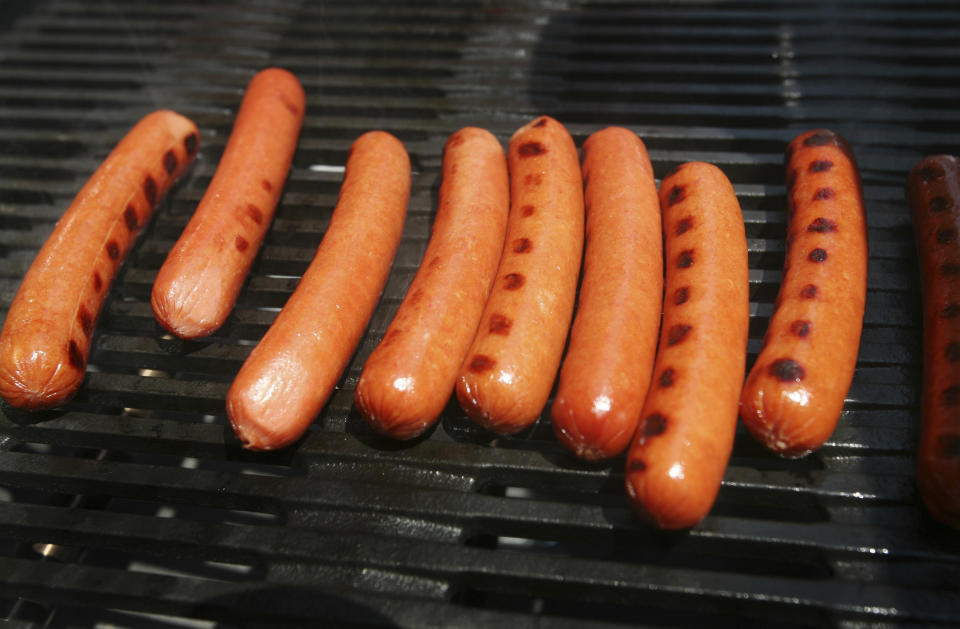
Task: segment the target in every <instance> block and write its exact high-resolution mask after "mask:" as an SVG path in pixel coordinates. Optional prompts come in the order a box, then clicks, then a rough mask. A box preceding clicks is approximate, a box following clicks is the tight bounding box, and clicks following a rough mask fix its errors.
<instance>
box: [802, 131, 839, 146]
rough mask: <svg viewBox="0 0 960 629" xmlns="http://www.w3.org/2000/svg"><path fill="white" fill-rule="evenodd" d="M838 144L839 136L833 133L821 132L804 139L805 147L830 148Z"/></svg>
mask: <svg viewBox="0 0 960 629" xmlns="http://www.w3.org/2000/svg"><path fill="white" fill-rule="evenodd" d="M831 144H837V135H836V134H835V133H833V132H832V131H821V132H819V133H814V134H813V135H809V136H807V137H806V138H804V139H803V145H804V146H829V145H831Z"/></svg>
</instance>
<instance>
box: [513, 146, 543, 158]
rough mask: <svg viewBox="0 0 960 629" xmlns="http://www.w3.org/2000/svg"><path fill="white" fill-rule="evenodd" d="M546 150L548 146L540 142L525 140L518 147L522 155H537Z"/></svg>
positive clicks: (518, 151)
mask: <svg viewBox="0 0 960 629" xmlns="http://www.w3.org/2000/svg"><path fill="white" fill-rule="evenodd" d="M546 152H547V147H545V146H544V145H543V144H541V143H540V142H524V143H523V144H521V145H520V147H519V148H518V149H517V153H519V155H520V157H534V156H536V155H543V154H544V153H546Z"/></svg>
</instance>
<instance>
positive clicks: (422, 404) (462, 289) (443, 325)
mask: <svg viewBox="0 0 960 629" xmlns="http://www.w3.org/2000/svg"><path fill="white" fill-rule="evenodd" d="M509 186H510V184H509V179H508V176H507V159H506V156H505V155H504V152H503V147H502V146H501V145H500V142H499V141H498V140H497V138H496V137H494V135H493V134H491V133H490V132H489V131H485V130H483V129H478V128H476V127H466V128H464V129H460V130H459V131H457V132H456V133H454V134H453V135H451V136H450V138H449V139H448V140H447V143H446V147H445V150H444V156H443V182H442V183H441V185H440V195H439V203H438V208H437V215H436V218H435V219H434V223H433V232H432V235H431V237H430V243H429V244H428V245H427V250H426V252H425V253H424V255H423V260H422V262H421V264H420V268H419V270H418V271H417V274H416V276H415V277H414V278H413V282H412V283H411V284H410V288H409V290H408V291H407V294H406V297H405V298H404V300H403V302H402V303H401V304H400V308H399V309H398V310H397V314H396V316H395V317H394V318H393V321H391V323H390V325H389V326H388V327H387V331H386V333H385V334H384V337H383V340H382V341H381V342H380V344H379V345H378V346H377V347H376V349H374V351H373V353H372V354H370V357H369V358H368V359H367V362H366V364H364V367H363V372H362V373H361V374H360V380H359V382H358V383H357V390H356V393H355V396H354V399H355V402H356V405H357V408H358V409H359V410H360V413H361V414H362V415H363V417H364V419H366V420H367V423H369V424H370V426H371V427H372V428H373V429H374V430H376V431H377V432H379V433H381V434H384V435H387V436H389V437H393V438H396V439H411V438H413V437H416V436H418V435H420V434H422V433H423V432H424V431H425V430H426V429H427V428H429V427H430V426H431V425H433V423H434V421H435V420H436V418H437V417H438V416H439V415H440V413H441V412H442V411H443V408H444V406H446V404H447V401H448V400H449V399H450V394H451V393H452V392H453V387H454V384H455V383H456V379H457V373H458V371H459V368H460V364H461V363H462V362H463V357H464V355H465V354H466V352H467V349H468V348H469V346H470V342H471V341H472V340H473V337H474V335H475V334H476V331H477V325H478V324H479V322H480V314H481V312H482V311H483V306H484V304H485V303H486V301H487V297H488V295H489V294H490V287H491V286H492V284H493V279H494V277H495V276H496V271H497V264H498V262H499V261H500V254H501V252H502V250H503V238H504V232H505V231H506V223H507V212H508V210H509V207H510V187H509Z"/></svg>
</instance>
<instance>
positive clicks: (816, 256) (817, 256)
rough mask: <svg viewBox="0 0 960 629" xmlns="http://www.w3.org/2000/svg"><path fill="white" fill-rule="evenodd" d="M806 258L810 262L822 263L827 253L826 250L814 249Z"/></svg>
mask: <svg viewBox="0 0 960 629" xmlns="http://www.w3.org/2000/svg"><path fill="white" fill-rule="evenodd" d="M807 258H808V259H809V260H810V261H811V262H823V261H824V260H826V259H827V251H826V249H819V248H817V249H814V250H813V251H811V252H810V255H808V256H807Z"/></svg>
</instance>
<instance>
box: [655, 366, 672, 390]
mask: <svg viewBox="0 0 960 629" xmlns="http://www.w3.org/2000/svg"><path fill="white" fill-rule="evenodd" d="M675 375H676V372H675V371H674V370H673V367H667V368H666V369H664V370H663V373H661V374H660V381H659V383H660V386H661V387H663V388H665V389H666V388H669V387H672V386H673V380H674V376H675Z"/></svg>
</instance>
